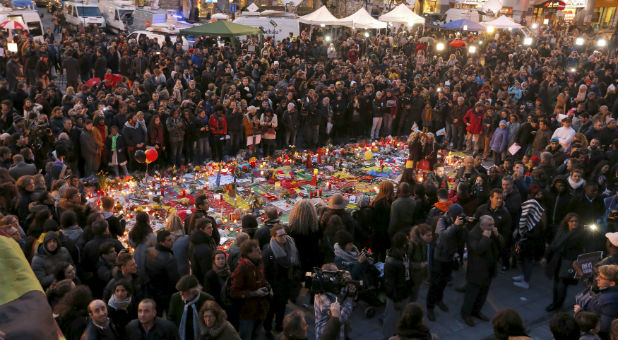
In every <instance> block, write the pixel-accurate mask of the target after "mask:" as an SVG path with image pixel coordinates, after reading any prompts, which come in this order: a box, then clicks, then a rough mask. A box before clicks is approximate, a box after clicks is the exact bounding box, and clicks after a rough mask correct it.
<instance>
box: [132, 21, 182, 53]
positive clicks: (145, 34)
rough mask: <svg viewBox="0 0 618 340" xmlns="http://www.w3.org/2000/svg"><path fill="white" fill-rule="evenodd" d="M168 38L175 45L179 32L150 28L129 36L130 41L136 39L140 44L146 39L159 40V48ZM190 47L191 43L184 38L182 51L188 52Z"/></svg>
mask: <svg viewBox="0 0 618 340" xmlns="http://www.w3.org/2000/svg"><path fill="white" fill-rule="evenodd" d="M166 36H169V37H170V40H171V41H172V43H175V42H176V37H177V36H178V30H163V29H157V28H154V29H153V27H148V28H147V29H146V30H139V31H134V32H131V34H129V39H135V41H136V42H139V41H140V39H144V38H148V39H157V43H158V44H159V46H162V45H163V41H165V37H166ZM189 47H190V46H189V41H188V40H187V38H185V37H184V36H182V49H183V50H185V51H186V50H188V49H189Z"/></svg>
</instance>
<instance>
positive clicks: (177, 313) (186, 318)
mask: <svg viewBox="0 0 618 340" xmlns="http://www.w3.org/2000/svg"><path fill="white" fill-rule="evenodd" d="M176 289H177V290H178V292H177V293H174V295H172V298H171V299H170V307H169V309H168V311H169V313H168V315H167V319H168V320H170V321H172V322H173V323H174V324H175V325H176V327H178V334H179V335H180V340H197V339H198V337H199V317H198V312H199V310H200V308H202V306H203V305H204V303H205V302H206V301H214V298H213V297H212V296H211V295H210V294H208V293H205V292H203V291H202V286H200V283H199V282H198V281H197V278H195V276H193V275H185V276H183V277H181V278H180V280H178V283H176Z"/></svg>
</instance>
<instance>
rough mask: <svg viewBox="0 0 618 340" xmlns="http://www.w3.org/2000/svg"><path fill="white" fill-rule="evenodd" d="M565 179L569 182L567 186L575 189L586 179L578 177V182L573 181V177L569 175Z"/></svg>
mask: <svg viewBox="0 0 618 340" xmlns="http://www.w3.org/2000/svg"><path fill="white" fill-rule="evenodd" d="M567 181H568V182H569V186H570V187H571V188H572V189H573V190H577V189H579V187H581V186H582V185H584V183H585V182H586V181H584V180H583V179H580V180H579V182H574V181H573V179H572V178H571V176H569V177H568V178H567Z"/></svg>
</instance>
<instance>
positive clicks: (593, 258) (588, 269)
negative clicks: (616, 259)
mask: <svg viewBox="0 0 618 340" xmlns="http://www.w3.org/2000/svg"><path fill="white" fill-rule="evenodd" d="M602 259H603V252H602V251H595V252H592V253H586V254H581V255H579V256H578V257H577V264H578V265H579V267H580V268H581V269H582V273H584V275H592V273H593V268H594V265H595V264H597V262H599V261H601V260H602Z"/></svg>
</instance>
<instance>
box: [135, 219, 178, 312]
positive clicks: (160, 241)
mask: <svg viewBox="0 0 618 340" xmlns="http://www.w3.org/2000/svg"><path fill="white" fill-rule="evenodd" d="M173 245H174V242H173V241H172V235H171V234H170V232H169V231H167V230H161V231H159V232H158V233H157V245H156V246H155V247H154V251H153V250H152V249H149V254H148V256H147V257H146V274H147V276H148V283H149V285H148V292H149V293H150V295H151V296H153V297H154V298H155V299H156V300H155V301H156V302H158V303H157V304H156V305H157V307H158V314H159V315H163V312H164V311H165V310H166V308H167V303H168V301H169V300H170V298H171V297H172V294H174V292H175V286H176V282H177V281H178V279H179V278H180V275H178V264H177V262H176V259H175V258H174V253H173V252H172V246H173ZM140 304H141V303H140Z"/></svg>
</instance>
